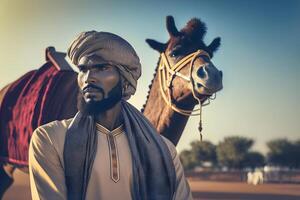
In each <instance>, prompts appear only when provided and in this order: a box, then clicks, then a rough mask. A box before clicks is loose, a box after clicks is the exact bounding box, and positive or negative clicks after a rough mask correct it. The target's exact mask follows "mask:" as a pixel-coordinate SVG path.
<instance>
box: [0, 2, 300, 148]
mask: <svg viewBox="0 0 300 200" xmlns="http://www.w3.org/2000/svg"><path fill="white" fill-rule="evenodd" d="M167 15H172V16H173V17H174V18H175V23H176V25H177V28H178V29H181V28H182V27H183V26H184V25H185V24H186V23H187V21H188V20H190V19H191V18H193V17H196V18H199V19H201V20H202V21H203V22H205V23H206V25H207V34H206V36H205V42H207V43H209V42H211V41H212V40H213V39H214V38H215V37H218V36H219V37H221V40H222V41H221V47H220V49H219V50H218V52H217V53H216V54H215V56H214V58H213V59H212V62H213V63H214V64H215V65H216V66H217V67H218V69H220V70H222V71H223V86H224V89H223V90H222V91H221V92H219V93H218V94H217V98H216V99H215V100H214V101H212V103H211V104H210V105H209V106H207V107H204V109H203V116H202V118H203V128H204V130H203V134H204V139H206V140H210V141H212V142H213V143H215V144H217V143H218V142H220V141H221V140H223V139H224V137H226V136H231V135H240V136H245V137H250V138H252V139H254V140H255V145H254V150H258V151H261V152H263V153H266V152H267V148H266V146H265V143H266V142H267V141H269V140H271V139H275V138H288V139H290V140H292V141H294V140H296V139H300V122H299V121H300V105H299V103H298V102H299V99H300V92H299V86H300V84H299V77H300V66H299V63H298V62H299V61H300V38H299V37H300V1H299V0H286V1H278V0H274V1H270V0H251V1H250V0H249V1H246V0H235V1H234V0H226V1H225V0H210V1H203V0H197V1H196V0H195V1H188V0H187V1H175V0H173V1H155V0H154V1H138V0H136V1H133V0H132V1H131V0H127V1H112V0H111V1H102V0H94V1H91V0H85V1H78V0H68V1H58V0H52V1H45V0H26V1H25V0H0V88H2V87H4V86H5V85H6V84H8V83H10V82H12V81H14V80H16V79H17V78H19V77H20V76H22V75H23V74H24V73H26V72H28V71H29V70H33V69H37V68H39V67H40V66H41V65H42V64H43V63H45V48H46V47H48V46H54V47H55V48H56V49H57V50H58V51H63V52H65V51H66V50H67V48H68V45H69V44H70V42H71V41H72V40H73V39H74V37H75V36H76V35H77V34H78V33H80V32H82V31H89V30H97V31H108V32H112V33H115V34H118V35H120V36H121V37H123V38H125V39H126V40H128V41H129V42H130V43H131V44H132V45H133V46H134V48H135V49H136V51H137V53H138V55H139V57H140V59H141V63H142V73H143V74H142V76H141V78H140V80H139V82H138V88H137V92H136V94H135V96H134V97H132V99H131V100H130V102H131V103H132V104H133V105H135V106H136V107H137V108H141V106H142V105H143V104H144V102H145V100H146V94H147V91H148V85H149V83H150V81H151V79H152V74H153V73H154V68H155V66H156V63H157V61H158V58H159V54H158V53H157V52H155V51H154V50H153V49H151V48H150V47H149V46H148V45H147V44H146V42H145V39H146V38H151V39H155V40H158V41H161V42H166V41H167V39H168V33H167V31H166V27H165V18H166V16H167ZM198 120H199V118H198V117H195V118H193V117H192V118H190V119H189V121H188V124H187V126H186V128H185V130H184V133H183V135H182V138H181V140H180V142H179V144H178V145H177V150H178V151H182V150H183V149H188V148H189V144H190V142H191V141H193V140H199V134H198V132H197V131H195V130H197V127H198Z"/></svg>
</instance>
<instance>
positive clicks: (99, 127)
mask: <svg viewBox="0 0 300 200" xmlns="http://www.w3.org/2000/svg"><path fill="white" fill-rule="evenodd" d="M96 129H97V130H98V131H100V132H101V133H104V134H106V135H112V136H117V135H119V134H121V133H123V132H124V125H123V124H121V125H120V126H119V127H117V128H115V129H114V130H112V131H110V130H108V129H107V128H105V127H104V126H102V125H101V124H99V123H97V122H96Z"/></svg>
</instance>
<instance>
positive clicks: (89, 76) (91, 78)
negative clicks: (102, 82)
mask: <svg viewBox="0 0 300 200" xmlns="http://www.w3.org/2000/svg"><path fill="white" fill-rule="evenodd" d="M84 82H85V83H95V82H96V80H95V74H94V72H93V70H87V72H86V74H85V78H84Z"/></svg>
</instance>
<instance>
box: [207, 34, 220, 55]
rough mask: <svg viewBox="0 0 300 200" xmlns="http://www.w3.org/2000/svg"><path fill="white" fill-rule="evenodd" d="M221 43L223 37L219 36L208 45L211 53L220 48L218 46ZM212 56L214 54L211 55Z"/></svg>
mask: <svg viewBox="0 0 300 200" xmlns="http://www.w3.org/2000/svg"><path fill="white" fill-rule="evenodd" d="M220 45H221V38H220V37H217V38H215V39H214V40H213V41H212V42H211V43H210V44H209V45H208V46H207V48H208V49H209V51H210V52H211V54H213V53H214V52H215V51H217V50H218V48H219V47H220ZM211 57H212V56H211Z"/></svg>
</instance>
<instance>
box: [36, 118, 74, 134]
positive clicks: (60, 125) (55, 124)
mask: <svg viewBox="0 0 300 200" xmlns="http://www.w3.org/2000/svg"><path fill="white" fill-rule="evenodd" d="M72 119H73V118H69V119H63V120H55V121H52V122H49V123H47V124H44V125H41V126H39V127H38V128H37V129H44V130H46V131H51V130H58V129H67V128H68V126H69V125H70V123H71V121H72Z"/></svg>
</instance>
